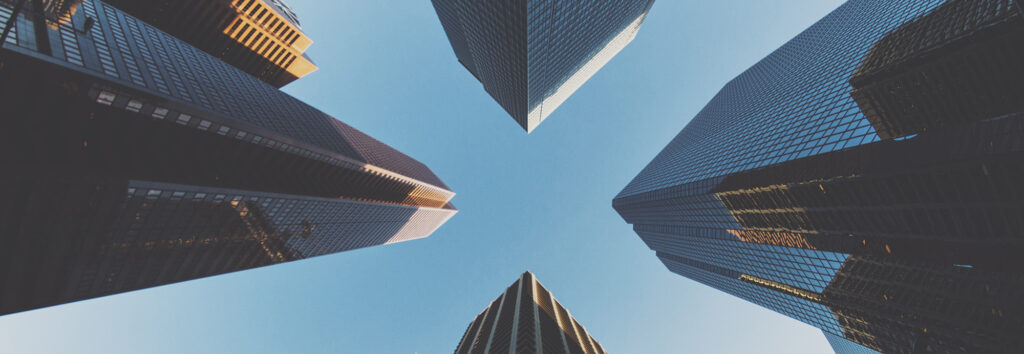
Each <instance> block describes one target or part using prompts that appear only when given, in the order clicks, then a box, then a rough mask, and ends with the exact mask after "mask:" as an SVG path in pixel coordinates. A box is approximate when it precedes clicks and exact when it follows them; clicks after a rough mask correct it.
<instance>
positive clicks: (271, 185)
mask: <svg viewBox="0 0 1024 354" xmlns="http://www.w3.org/2000/svg"><path fill="white" fill-rule="evenodd" d="M30 3H31V2H30ZM37 10H38V9H37V8H33V7H31V5H30V6H28V7H26V9H25V11H24V12H23V14H22V15H20V16H19V17H18V19H17V21H16V22H15V26H14V28H13V31H12V32H11V35H10V36H9V37H8V40H7V42H6V43H5V45H4V47H3V53H2V54H3V57H2V59H0V60H2V62H0V105H2V106H3V107H4V111H5V112H7V114H5V116H4V122H3V123H4V129H2V130H0V161H2V163H3V166H4V170H5V173H4V175H3V177H0V178H2V179H0V245H2V247H0V314H8V313H13V312H19V311H25V310H31V309H35V308H39V307H45V306H51V305H56V304H61V303H66V302H71V301H77V300H82V299H88V298H93V297H98V296H103V295H109V294H115V293H119V292H125V291H130V290H136V289H142V288H147V287H152V286H157V285H162V284H168V283H174V282H179V281H185V280H189V279H195V278H199V277H205V276H211V275H216V274H222V273H226V272H232V271H238V270H244V269H249V268H253V267H259V266H264V265H269V264H275V263H280V262H286V261H292V260H298V259H303V258H308V257H314V256H318V255H324V254H329V253H335V252H340V251H345V250H351V249H355V248H361V247H367V246H374V245H382V244H388V243H394V242H400V241H405V240H411V239H416V238H422V237H426V236H428V235H430V234H431V233H432V232H433V231H434V230H436V229H437V228H438V227H440V226H441V225H442V224H443V223H444V222H446V221H447V220H448V219H449V218H450V217H451V216H452V215H454V214H455V213H456V210H455V208H454V207H453V206H452V205H451V204H450V200H451V198H452V197H453V196H454V193H453V192H452V191H450V190H449V189H448V187H447V186H446V185H445V184H444V183H443V182H441V180H440V179H439V178H438V177H437V176H436V175H434V173H433V172H431V171H430V169H429V168H427V167H426V166H425V165H423V164H422V163H420V162H418V161H416V160H414V159H412V158H411V157H409V156H407V155H405V154H403V153H401V152H399V151H397V150H395V149H393V148H391V147H389V146H388V145H386V144H384V143H381V142H380V141H377V140H376V139H373V138H372V137H369V136H367V135H366V134H363V133H362V132H359V131H358V130H356V129H354V128H352V127H350V126H348V125H346V124H344V123H342V122H340V121H338V120H336V119H334V118H333V117H330V116H328V115H327V114H325V113H323V112H320V111H318V110H316V109H314V108H313V107H310V106H308V105H306V104H304V103H302V102H300V101H298V100H296V99H295V98H293V97H291V96H289V95H287V94H285V93H282V92H280V91H278V90H277V89H276V88H274V87H273V86H271V85H268V84H267V83H265V82H263V81H260V80H259V79H257V78H255V77H253V76H251V75H249V74H247V73H245V72H243V71H242V70H240V69H238V68H236V67H234V66H232V65H229V64H227V63H225V62H223V61H220V60H218V59H217V58H214V57H213V56H211V55H209V54H207V53H206V52H204V51H201V50H199V49H197V48H195V47H192V46H190V45H189V44H187V43H186V42H184V41H182V40H180V39H178V38H175V37H173V36H171V35H168V34H167V33H165V32H163V31H161V30H159V29H157V28H155V27H153V26H151V25H149V24H147V23H145V22H143V21H140V20H138V19H136V18H134V17H132V16H130V15H127V14H125V13H123V12H121V11H120V10H118V9H116V8H114V7H112V6H110V5H108V4H106V3H104V2H101V1H96V0H88V1H85V2H84V3H81V4H80V5H79V6H78V8H77V11H74V12H73V13H71V14H68V15H66V16H65V18H64V19H63V20H61V21H49V20H44V18H43V17H39V16H35V15H34V14H37V13H38V12H37ZM10 14H11V9H10V7H9V6H7V4H6V3H2V4H0V23H6V22H7V20H8V19H9V18H10V17H11V16H10Z"/></svg>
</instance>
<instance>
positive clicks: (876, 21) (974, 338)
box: [613, 0, 1024, 353]
mask: <svg viewBox="0 0 1024 354" xmlns="http://www.w3.org/2000/svg"><path fill="white" fill-rule="evenodd" d="M1018 10H1019V4H1016V3H1015V2H1014V1H1010V0H952V1H940V0H850V1H847V2H846V3H844V4H843V5H841V6H840V7H839V8H838V9H836V10H835V11H834V12H832V13H831V14H829V15H828V16H826V17H825V18H823V19H821V20H820V21H818V22H817V23H815V24H814V25H813V26H811V27H810V28H808V29H807V30H805V31H804V32H803V33H801V34H800V35H798V36H797V37H795V38H794V39H792V40H791V41H789V42H787V43H786V44H785V45H783V46H782V47H781V48H779V49H778V50H776V51H774V52H773V53H771V54H770V55H768V56H767V57H766V58H764V59H763V60H761V61H760V62H758V63H757V64H755V65H754V66H753V67H751V68H750V69H748V70H746V71H745V72H743V73H742V74H740V75H739V76H737V77H736V78H735V79H733V80H732V81H730V82H729V83H728V84H727V85H726V86H725V87H724V88H723V89H722V90H721V91H720V92H719V93H718V94H717V95H716V96H715V97H714V98H713V99H712V100H711V102H709V103H708V105H707V106H706V107H704V109H703V110H701V111H700V112H699V113H698V114H697V116H696V117H694V118H693V120H692V121H691V122H690V123H689V124H688V125H687V126H686V128H684V129H683V130H682V131H681V132H680V133H679V135H677V136H676V137H675V138H674V139H673V140H672V141H671V142H670V143H669V144H668V146H666V147H665V148H664V150H662V151H661V152H660V153H659V154H658V155H657V156H656V157H655V158H654V159H653V161H651V162H650V163H649V164H648V165H647V167H645V168H644V169H643V170H642V171H641V172H640V173H639V174H638V175H637V176H636V177H635V178H634V179H633V180H632V181H631V182H630V183H629V184H628V185H627V186H626V187H625V188H624V189H623V190H622V191H621V192H620V193H619V194H618V195H617V196H616V197H615V199H614V201H613V205H614V207H615V209H616V210H617V211H618V212H619V214H620V215H621V216H622V217H623V218H624V219H625V220H626V221H627V222H628V223H630V224H633V228H634V230H635V231H636V232H637V234H639V236H640V238H641V239H642V240H643V241H644V242H646V243H647V245H648V246H649V247H650V248H651V249H652V250H654V251H655V253H656V255H657V256H658V257H659V259H660V260H661V261H662V262H663V263H664V264H665V265H666V266H667V267H668V268H669V270H671V271H673V272H675V273H678V274H680V275H683V276H686V277H688V278H691V279H693V280H696V281H698V282H701V283H703V284H706V285H709V286H712V287H715V288H717V289H720V290H722V291H725V292H727V293H730V294H733V295H735V296H739V297H741V298H743V299H746V300H748V301H751V302H753V303H756V304H758V305H761V306H764V307H767V308H769V309H772V310H774V311H777V312H779V313H782V314H785V315H787V316H790V317H793V318H796V319H798V320H800V321H803V322H805V323H808V324H810V325H813V326H816V327H818V328H821V329H822V330H823V331H824V332H825V333H826V334H827V336H830V337H829V338H830V340H831V341H832V342H833V344H835V343H842V342H839V340H848V341H850V342H854V343H857V344H859V345H861V346H864V347H868V348H871V349H874V350H878V351H882V352H886V353H922V352H938V353H947V352H956V353H979V352H984V353H994V352H1000V353H1002V352H1017V351H1018V350H1019V349H1020V348H1024V341H1022V338H1021V336H1020V335H1019V334H1020V333H1024V303H1022V302H1021V301H1020V299H1021V298H1024V272H1022V271H1021V270H1022V269H1024V268H1022V265H1024V258H1022V257H1020V254H1021V253H1022V251H1024V184H1022V183H1021V181H1024V66H1022V65H1020V63H1021V62H1024V61H1022V60H1024V21H1022V19H1021V14H1020V12H1018Z"/></svg>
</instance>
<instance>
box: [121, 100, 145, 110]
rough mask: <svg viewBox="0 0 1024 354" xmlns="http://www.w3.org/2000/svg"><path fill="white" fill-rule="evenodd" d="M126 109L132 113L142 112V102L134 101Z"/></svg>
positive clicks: (129, 102)
mask: <svg viewBox="0 0 1024 354" xmlns="http://www.w3.org/2000/svg"><path fill="white" fill-rule="evenodd" d="M124 109H127V110H129V111H132V112H138V111H140V110H142V101H139V100H136V99H132V100H131V101H128V105H127V106H125V107H124Z"/></svg>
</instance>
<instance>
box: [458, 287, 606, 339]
mask: <svg viewBox="0 0 1024 354" xmlns="http://www.w3.org/2000/svg"><path fill="white" fill-rule="evenodd" d="M470 353H484V354H489V353H524V354H525V353H531V354H532V353H545V354H547V353H554V354H557V353H563V354H570V353H571V354H605V353H607V352H605V351H604V348H602V347H601V344H600V343H598V342H597V340H594V338H593V337H591V336H590V333H587V330H586V329H585V328H583V326H581V325H580V324H579V322H576V319H575V318H573V317H572V315H570V314H569V311H568V310H566V309H565V307H563V306H562V304H561V303H559V302H558V300H556V299H555V297H554V296H553V295H551V293H550V292H548V290H547V289H545V288H544V286H543V285H541V284H540V282H538V281H537V278H536V277H534V275H533V273H530V272H525V273H523V274H522V275H520V276H519V279H518V280H516V282H515V283H512V285H511V286H509V287H508V289H505V292H504V293H503V294H501V296H499V297H498V298H497V299H495V300H494V301H492V302H491V304H490V305H489V306H487V308H486V309H484V311H483V312H481V313H480V314H479V315H476V318H475V319H473V322H471V323H470V324H469V327H468V328H466V333H465V334H464V335H463V336H462V340H461V341H459V346H458V347H457V348H455V354H470Z"/></svg>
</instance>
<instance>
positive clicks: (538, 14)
mask: <svg viewBox="0 0 1024 354" xmlns="http://www.w3.org/2000/svg"><path fill="white" fill-rule="evenodd" d="M432 2H433V3H434V9H435V10H436V11H437V16H438V18H440V20H441V25H443V26H444V31H445V33H446V34H447V35H448V41H449V42H451V45H452V49H454V51H455V56H456V57H457V58H458V60H459V62H460V63H462V65H463V66H465V67H466V69H467V70H469V72H470V73H471V74H473V76H474V77H476V79H477V80H479V81H480V83H481V84H483V85H484V89H485V90H487V93H488V94H490V95H491V97H494V99H495V100H496V101H498V104H500V105H501V107H502V108H504V109H505V111H507V112H508V114H510V115H511V116H512V118H514V119H515V120H516V123H519V125H520V126H521V127H523V129H526V131H527V132H530V131H533V129H534V128H536V127H537V125H539V124H540V123H541V122H542V121H544V119H546V118H547V116H548V115H549V114H551V112H553V111H554V110H555V108H558V106H559V105H561V104H562V102H564V101H565V100H566V99H567V98H569V96H570V95H572V94H573V92H576V89H578V88H580V86H582V85H583V83H584V82H586V81H587V80H588V79H590V77H591V76H593V75H594V73H596V72H597V71H598V70H599V69H601V67H603V66H604V65H605V64H606V63H608V61H609V60H611V59H612V57H614V56H615V55H616V54H618V52H619V51H620V50H622V49H623V48H625V47H626V45H627V44H629V42H630V41H632V40H633V38H634V37H636V34H637V31H639V30H640V25H641V24H643V21H644V18H645V17H646V16H647V11H648V10H650V8H651V5H653V4H654V0H620V1H586V2H570V1H556V0H499V1H470V0H432Z"/></svg>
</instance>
